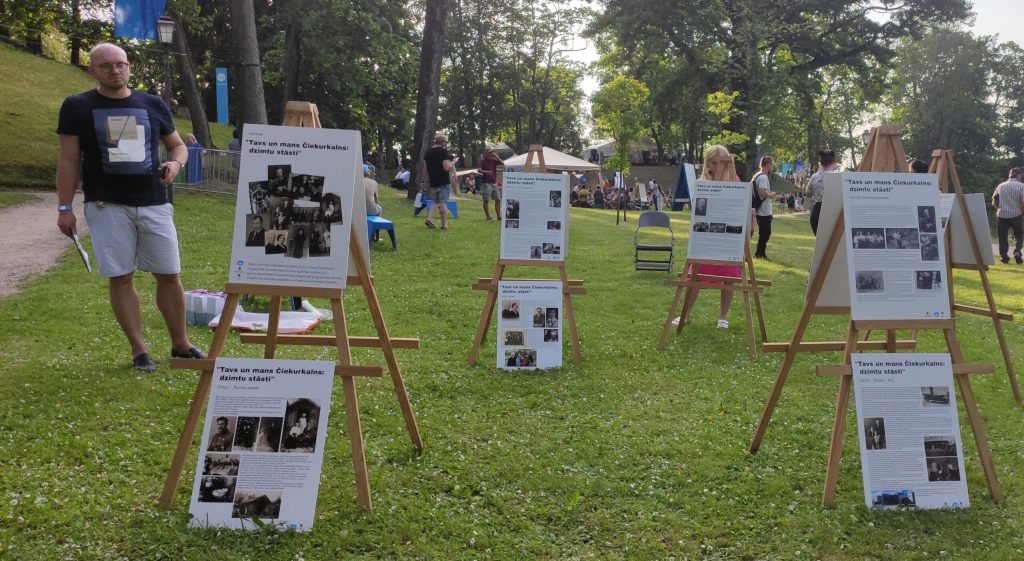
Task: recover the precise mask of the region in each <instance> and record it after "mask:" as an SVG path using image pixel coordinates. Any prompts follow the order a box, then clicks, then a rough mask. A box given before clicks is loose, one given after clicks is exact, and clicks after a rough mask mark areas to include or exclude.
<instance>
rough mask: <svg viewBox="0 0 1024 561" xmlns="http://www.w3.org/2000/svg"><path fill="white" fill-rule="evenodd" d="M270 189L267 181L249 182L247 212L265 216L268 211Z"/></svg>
mask: <svg viewBox="0 0 1024 561" xmlns="http://www.w3.org/2000/svg"><path fill="white" fill-rule="evenodd" d="M269 203H270V187H269V182H267V181H251V182H249V212H251V213H252V214H267V212H268V211H269V210H270V207H269V206H268V205H269Z"/></svg>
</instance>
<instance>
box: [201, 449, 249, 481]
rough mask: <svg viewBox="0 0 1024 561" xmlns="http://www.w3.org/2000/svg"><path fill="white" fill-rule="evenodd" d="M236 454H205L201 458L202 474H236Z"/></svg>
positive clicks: (237, 459)
mask: <svg viewBox="0 0 1024 561" xmlns="http://www.w3.org/2000/svg"><path fill="white" fill-rule="evenodd" d="M241 458H242V457H241V456H240V455H238V454H207V455H206V459H204V460H203V475H228V476H231V477H234V476H236V475H238V463H239V461H240V460H241Z"/></svg>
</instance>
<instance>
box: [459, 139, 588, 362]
mask: <svg viewBox="0 0 1024 561" xmlns="http://www.w3.org/2000/svg"><path fill="white" fill-rule="evenodd" d="M542 148H543V147H542V146H541V145H540V144H531V145H530V149H529V152H527V154H526V163H525V164H524V165H523V171H536V172H539V173H547V171H548V167H547V164H545V163H544V151H543V149H542ZM534 158H536V161H534ZM562 204H566V202H565V201H563V202H562ZM566 227H567V228H568V224H566ZM509 266H514V267H548V268H551V267H553V268H556V269H558V276H559V278H560V279H561V281H562V303H563V305H564V306H565V319H566V325H568V327H569V339H570V340H571V341H572V354H573V360H574V362H575V363H576V364H579V363H580V362H582V361H583V355H582V353H581V352H580V339H579V334H578V333H577V331H576V312H575V311H574V310H573V307H572V295H573V294H576V295H584V294H586V293H587V289H585V288H583V280H581V279H570V278H569V274H568V272H567V271H566V268H565V261H564V260H563V261H534V260H530V259H501V258H500V257H499V258H498V262H497V264H496V265H495V266H494V274H493V275H492V276H491V277H489V278H478V279H477V281H476V283H474V284H473V286H472V288H473V290H485V291H487V297H486V299H485V300H484V311H483V313H482V314H480V322H479V323H478V324H477V326H476V334H475V335H474V336H473V346H472V348H471V349H470V351H469V363H470V364H476V359H477V357H479V356H480V347H481V345H483V342H484V340H486V338H487V330H488V328H489V327H490V326H491V318H492V317H493V316H494V306H495V304H496V303H497V301H498V283H499V282H500V281H502V280H525V281H531V280H532V281H546V280H550V279H511V278H510V279H505V268H506V267H509Z"/></svg>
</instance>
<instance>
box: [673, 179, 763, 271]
mask: <svg viewBox="0 0 1024 561" xmlns="http://www.w3.org/2000/svg"><path fill="white" fill-rule="evenodd" d="M690 200H691V201H693V215H692V217H691V219H690V240H689V243H688V245H687V246H686V257H687V259H713V260H716V261H736V262H742V261H743V259H744V256H745V253H744V250H745V249H746V244H747V228H749V227H750V184H749V183H746V182H743V181H697V182H696V188H695V189H694V190H693V191H692V192H691V193H690Z"/></svg>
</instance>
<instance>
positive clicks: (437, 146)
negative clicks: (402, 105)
mask: <svg viewBox="0 0 1024 561" xmlns="http://www.w3.org/2000/svg"><path fill="white" fill-rule="evenodd" d="M447 144H448V137H447V136H445V135H444V134H443V133H437V134H435V135H434V144H433V145H432V146H431V147H430V149H429V150H427V152H426V154H424V155H423V161H424V162H425V163H426V164H427V179H428V181H429V188H428V189H427V195H428V196H429V197H430V200H432V201H434V204H433V205H431V206H430V210H429V211H428V212H427V221H426V222H425V224H426V225H427V228H434V221H433V218H434V213H435V212H438V211H440V212H441V229H442V230H447V229H448V199H449V198H451V195H452V184H451V176H450V175H449V172H451V171H452V169H454V164H452V159H453V157H452V155H451V154H449V153H448V149H447V148H445V146H446V145H447Z"/></svg>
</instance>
